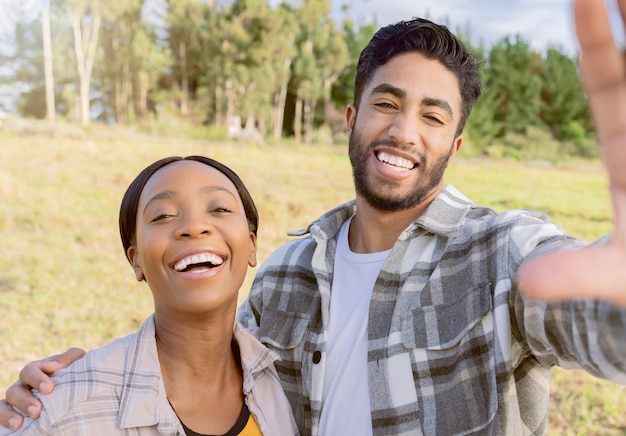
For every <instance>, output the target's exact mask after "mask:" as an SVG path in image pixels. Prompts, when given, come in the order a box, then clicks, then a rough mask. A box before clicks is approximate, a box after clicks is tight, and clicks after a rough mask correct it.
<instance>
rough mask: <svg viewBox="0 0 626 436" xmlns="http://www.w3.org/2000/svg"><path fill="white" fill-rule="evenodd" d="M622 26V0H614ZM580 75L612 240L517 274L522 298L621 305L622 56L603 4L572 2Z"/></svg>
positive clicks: (625, 273)
mask: <svg viewBox="0 0 626 436" xmlns="http://www.w3.org/2000/svg"><path fill="white" fill-rule="evenodd" d="M618 5H619V9H620V13H621V17H622V21H624V22H625V23H626V0H618ZM574 21H575V23H576V34H577V37H578V42H579V44H580V50H581V57H580V71H581V75H582V81H583V85H584V88H585V90H586V92H587V96H588V99H589V105H590V108H591V111H592V113H593V118H594V121H595V126H596V131H597V134H598V139H599V143H600V150H601V154H602V159H603V162H604V165H605V167H606V169H607V172H608V178H609V190H610V193H611V199H612V202H613V212H614V216H613V220H614V231H613V237H612V240H611V242H610V243H609V244H607V245H605V246H602V247H589V248H585V249H582V250H577V251H571V252H564V253H552V254H547V255H544V256H538V257H537V258H535V259H531V260H529V261H528V262H527V263H526V264H525V265H524V266H523V267H522V268H521V269H520V271H519V275H518V283H519V287H520V289H521V290H522V291H523V292H525V293H526V294H528V295H530V296H532V297H535V298H539V299H544V300H567V299H574V298H594V299H602V300H606V301H608V302H611V303H613V304H616V305H620V306H623V307H626V57H625V56H624V53H623V52H622V51H621V50H620V49H619V48H618V47H617V45H616V43H615V41H614V39H613V35H612V33H611V28H610V23H609V16H608V12H607V10H606V6H605V4H604V1H602V0H574Z"/></svg>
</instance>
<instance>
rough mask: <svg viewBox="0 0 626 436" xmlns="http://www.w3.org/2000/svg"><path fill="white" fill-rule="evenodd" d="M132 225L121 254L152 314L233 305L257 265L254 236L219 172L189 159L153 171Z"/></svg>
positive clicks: (207, 310)
mask: <svg viewBox="0 0 626 436" xmlns="http://www.w3.org/2000/svg"><path fill="white" fill-rule="evenodd" d="M136 225H137V227H136V243H135V245H131V246H130V247H129V249H128V251H127V256H128V259H129V260H130V262H131V264H132V265H133V269H134V270H135V275H136V277H137V280H143V279H145V280H146V282H147V283H148V285H149V286H150V289H151V290H152V293H153V296H154V302H155V310H156V312H161V313H163V312H164V311H166V312H167V311H173V312H184V313H185V314H190V313H197V314H199V315H202V314H209V313H224V311H227V313H230V312H233V311H234V309H236V305H237V294H238V291H239V288H240V287H241V284H242V283H243V280H244V278H245V275H246V272H247V269H248V265H250V266H255V265H256V237H255V236H254V234H253V233H252V232H250V230H249V228H248V222H247V219H246V214H245V212H244V208H243V204H242V202H241V198H240V197H239V194H238V192H237V189H236V188H235V185H234V184H233V183H232V182H231V181H230V180H229V179H228V178H227V177H226V176H225V175H224V174H222V173H221V172H219V171H218V170H216V169H215V168H213V167H210V166H208V165H205V164H203V163H200V162H196V161H178V162H175V163H172V164H169V165H167V166H165V167H163V168H161V169H159V170H158V171H157V172H155V173H154V175H152V177H151V178H150V179H149V180H148V182H147V183H146V185H145V187H144V189H143V191H142V193H141V196H140V198H139V208H138V210H137V224H136ZM220 309H223V310H221V311H220Z"/></svg>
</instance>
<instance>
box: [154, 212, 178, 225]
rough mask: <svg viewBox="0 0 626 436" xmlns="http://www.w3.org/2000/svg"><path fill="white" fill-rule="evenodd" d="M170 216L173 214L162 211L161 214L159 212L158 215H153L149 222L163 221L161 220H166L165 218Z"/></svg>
mask: <svg viewBox="0 0 626 436" xmlns="http://www.w3.org/2000/svg"><path fill="white" fill-rule="evenodd" d="M171 217H173V215H169V214H166V213H162V214H159V215H157V216H155V217H154V218H152V221H151V222H153V223H156V222H159V221H163V220H166V219H168V218H171Z"/></svg>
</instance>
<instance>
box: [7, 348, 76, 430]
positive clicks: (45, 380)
mask: <svg viewBox="0 0 626 436" xmlns="http://www.w3.org/2000/svg"><path fill="white" fill-rule="evenodd" d="M84 355H85V351H84V350H81V349H80V348H70V349H68V350H67V351H66V352H65V353H63V354H57V355H54V356H50V357H47V358H45V359H42V360H36V361H34V362H30V363H28V364H27V365H26V366H24V368H22V370H21V371H20V380H19V381H17V382H15V383H13V384H12V385H11V386H10V387H9V389H7V392H6V396H7V398H6V400H1V401H0V424H1V425H3V426H4V427H7V428H10V429H12V430H17V429H19V428H20V427H21V426H22V424H23V422H24V418H23V417H22V415H20V414H19V413H17V412H16V411H15V410H14V409H13V407H11V406H14V407H16V408H17V409H19V410H21V411H22V412H23V413H24V414H26V415H28V416H30V417H31V418H39V415H40V413H41V407H42V405H41V402H40V401H39V400H38V399H37V398H35V397H34V396H33V394H32V392H31V391H30V390H31V387H35V389H37V390H38V391H39V392H41V393H42V394H49V393H50V392H52V390H53V389H54V383H52V380H50V377H48V376H49V375H51V374H52V373H54V372H55V371H58V370H59V369H63V368H65V367H67V366H68V365H69V364H70V363H72V362H74V361H75V360H78V359H80V358H81V357H83V356H84Z"/></svg>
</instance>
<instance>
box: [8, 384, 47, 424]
mask: <svg viewBox="0 0 626 436" xmlns="http://www.w3.org/2000/svg"><path fill="white" fill-rule="evenodd" d="M6 395H7V398H6V401H7V402H8V403H9V404H10V405H12V406H13V407H15V408H16V409H18V410H20V411H21V412H22V413H24V414H25V415H28V416H30V417H31V418H35V419H36V418H39V415H40V414H41V408H42V407H43V406H42V404H41V402H40V401H39V400H38V399H37V398H35V397H34V396H33V393H32V392H31V390H30V387H29V386H25V385H24V384H23V383H21V382H19V381H18V382H15V383H13V384H12V385H11V386H9V389H7V392H6Z"/></svg>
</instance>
